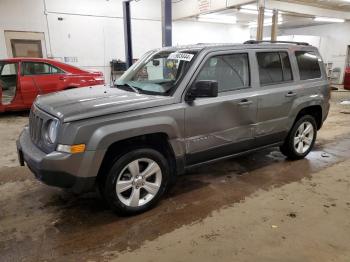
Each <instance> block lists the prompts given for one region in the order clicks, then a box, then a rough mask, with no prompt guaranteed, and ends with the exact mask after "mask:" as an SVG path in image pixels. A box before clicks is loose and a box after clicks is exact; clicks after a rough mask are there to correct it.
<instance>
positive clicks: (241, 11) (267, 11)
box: [239, 8, 273, 16]
mask: <svg viewBox="0 0 350 262" xmlns="http://www.w3.org/2000/svg"><path fill="white" fill-rule="evenodd" d="M239 12H240V13H243V14H252V15H258V14H259V11H258V10H252V9H243V8H241V9H239ZM264 14H265V16H273V13H272V11H271V10H265V13H264Z"/></svg>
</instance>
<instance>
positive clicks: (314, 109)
mask: <svg viewBox="0 0 350 262" xmlns="http://www.w3.org/2000/svg"><path fill="white" fill-rule="evenodd" d="M305 115H311V116H312V117H313V118H314V119H315V121H316V125H317V130H319V129H320V128H321V127H322V124H323V121H322V107H321V106H320V105H309V106H306V107H303V108H301V109H300V110H299V112H298V114H297V115H296V117H295V120H294V123H295V122H296V121H298V120H299V119H300V118H301V117H302V116H305ZM294 123H293V124H294Z"/></svg>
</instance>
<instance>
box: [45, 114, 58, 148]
mask: <svg viewBox="0 0 350 262" xmlns="http://www.w3.org/2000/svg"><path fill="white" fill-rule="evenodd" d="M58 124H59V121H58V120H57V119H52V120H50V122H49V123H48V126H47V132H46V137H47V140H48V142H50V143H51V144H54V143H55V142H56V139H57V130H58Z"/></svg>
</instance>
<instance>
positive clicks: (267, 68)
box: [256, 52, 293, 85]
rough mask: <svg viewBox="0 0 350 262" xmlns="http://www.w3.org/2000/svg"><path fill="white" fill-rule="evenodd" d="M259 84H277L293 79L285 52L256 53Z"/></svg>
mask: <svg viewBox="0 0 350 262" xmlns="http://www.w3.org/2000/svg"><path fill="white" fill-rule="evenodd" d="M256 56H257V60H258V64H259V77H260V84H262V85H269V84H278V83H282V82H287V81H291V80H292V79H293V76H292V69H291V66H290V61H289V56H288V53H287V52H258V53H257V54H256Z"/></svg>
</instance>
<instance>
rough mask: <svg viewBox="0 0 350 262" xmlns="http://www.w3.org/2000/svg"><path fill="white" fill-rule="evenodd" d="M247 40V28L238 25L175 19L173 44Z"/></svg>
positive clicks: (239, 41)
mask: <svg viewBox="0 0 350 262" xmlns="http://www.w3.org/2000/svg"><path fill="white" fill-rule="evenodd" d="M246 40H249V29H248V28H247V27H242V26H238V25H229V24H217V23H204V22H192V21H175V22H174V23H173V44H174V45H182V44H196V43H242V42H244V41H246Z"/></svg>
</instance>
